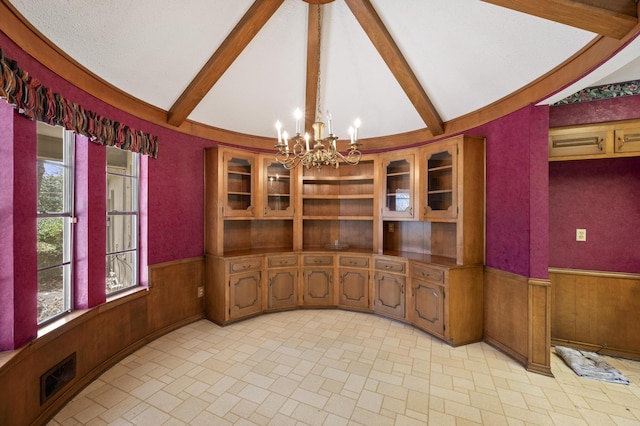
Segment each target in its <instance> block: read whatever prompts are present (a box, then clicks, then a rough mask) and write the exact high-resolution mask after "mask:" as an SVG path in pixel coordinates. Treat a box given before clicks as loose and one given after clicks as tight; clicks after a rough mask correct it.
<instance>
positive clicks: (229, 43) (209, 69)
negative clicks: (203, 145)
mask: <svg viewBox="0 0 640 426" xmlns="http://www.w3.org/2000/svg"><path fill="white" fill-rule="evenodd" d="M283 2H284V0H256V1H254V2H253V4H252V5H251V7H250V8H249V10H247V13H245V14H244V16H243V17H242V19H240V21H239V22H238V24H237V25H236V26H235V28H234V29H233V30H232V31H231V33H229V35H228V36H227V38H226V39H225V40H224V41H223V42H222V44H221V45H220V47H218V50H216V51H215V53H214V54H213V55H212V56H211V58H209V60H208V61H207V63H206V64H205V65H204V67H202V69H201V70H200V72H199V73H198V75H196V77H195V78H194V79H193V81H191V83H189V86H188V87H187V88H186V89H185V91H184V92H182V94H181V95H180V97H179V98H178V100H177V101H176V102H175V103H174V104H173V106H172V107H171V109H170V110H169V111H168V113H167V122H168V123H169V124H171V125H172V126H176V127H178V126H180V125H181V124H182V123H183V122H184V121H185V120H186V119H187V117H188V116H189V114H191V111H193V110H194V108H195V107H196V106H197V105H198V104H199V103H200V101H201V100H202V99H203V98H204V97H205V96H206V94H207V93H208V92H209V90H211V88H212V87H213V86H214V85H215V84H216V82H217V81H218V80H219V79H220V77H222V75H223V74H224V73H225V72H226V71H227V69H228V68H229V67H230V66H231V64H232V63H233V61H235V60H236V58H237V57H238V56H239V55H240V53H241V52H242V51H243V50H244V48H245V47H247V45H248V44H249V42H251V40H252V39H253V37H255V35H256V34H258V32H259V31H260V29H261V28H262V27H263V26H264V24H265V23H266V22H267V21H268V20H269V18H271V16H272V15H273V14H274V13H275V12H276V10H278V8H279V7H280V5H281V4H282V3H283Z"/></svg>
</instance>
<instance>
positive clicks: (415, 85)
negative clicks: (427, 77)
mask: <svg viewBox="0 0 640 426" xmlns="http://www.w3.org/2000/svg"><path fill="white" fill-rule="evenodd" d="M345 2H346V3H347V6H349V9H351V12H352V13H353V15H354V16H355V17H356V19H357V20H358V22H359V23H360V26H361V27H362V29H363V30H364V32H365V33H366V34H367V36H369V39H370V40H371V42H372V43H373V45H374V46H375V48H376V49H377V50H378V53H379V54H380V56H381V57H382V59H383V60H384V61H385V63H386V64H387V66H388V67H389V70H391V73H392V74H393V75H394V76H395V78H396V80H397V81H398V83H399V84H400V87H402V89H403V90H404V92H405V93H406V95H407V96H408V97H409V100H411V103H412V104H413V106H414V107H415V109H416V111H418V114H419V115H420V117H421V118H422V120H423V121H424V123H425V124H426V125H427V127H428V128H429V130H430V131H431V133H433V134H434V135H440V134H442V133H443V132H444V125H443V123H442V119H441V118H440V115H439V114H438V111H436V109H435V107H434V106H433V104H432V103H431V100H430V99H429V97H428V96H427V94H426V92H425V91H424V89H423V88H422V86H421V85H420V82H419V81H418V78H417V77H416V76H415V74H414V73H413V70H411V67H410V66H409V63H408V62H407V61H406V59H405V58H404V56H403V55H402V52H401V51H400V49H399V48H398V46H397V45H396V42H395V41H394V40H393V38H392V37H391V34H389V31H387V28H386V27H385V26H384V23H383V22H382V20H381V19H380V16H378V13H377V12H376V10H375V9H374V8H373V6H372V5H371V2H370V1H369V0H345ZM434 72H435V71H434Z"/></svg>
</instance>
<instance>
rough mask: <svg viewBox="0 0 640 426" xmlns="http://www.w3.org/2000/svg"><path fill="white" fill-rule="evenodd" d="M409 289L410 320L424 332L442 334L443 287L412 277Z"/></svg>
mask: <svg viewBox="0 0 640 426" xmlns="http://www.w3.org/2000/svg"><path fill="white" fill-rule="evenodd" d="M411 291H412V293H411V307H410V310H409V316H410V319H411V322H412V323H413V324H414V325H415V326H417V327H419V328H421V329H423V330H424V331H426V332H429V333H432V334H436V335H438V336H441V337H442V336H444V324H445V323H444V306H445V305H444V297H445V292H444V287H443V286H441V285H438V284H435V283H433V282H430V281H425V280H419V279H416V278H413V280H412V289H411Z"/></svg>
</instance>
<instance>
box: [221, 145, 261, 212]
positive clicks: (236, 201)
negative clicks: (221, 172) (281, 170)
mask: <svg viewBox="0 0 640 426" xmlns="http://www.w3.org/2000/svg"><path fill="white" fill-rule="evenodd" d="M224 168H225V176H224V178H225V180H226V182H225V188H226V194H225V197H226V199H225V203H226V204H225V206H224V216H249V217H251V216H254V199H253V191H254V188H253V186H254V183H253V182H254V181H253V173H254V160H253V157H243V156H241V155H235V154H231V153H230V154H229V155H228V156H227V155H225V157H224Z"/></svg>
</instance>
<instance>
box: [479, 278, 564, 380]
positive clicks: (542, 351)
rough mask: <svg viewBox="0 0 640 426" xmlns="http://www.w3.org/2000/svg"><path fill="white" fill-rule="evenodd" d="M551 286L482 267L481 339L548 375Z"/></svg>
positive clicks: (530, 369) (549, 364)
mask: <svg viewBox="0 0 640 426" xmlns="http://www.w3.org/2000/svg"><path fill="white" fill-rule="evenodd" d="M550 302H551V285H550V282H549V281H548V280H543V279H533V278H528V277H525V276H522V275H518V274H513V273H510V272H505V271H502V270H499V269H494V268H489V267H485V271H484V340H485V341H486V342H487V343H489V344H490V345H492V346H494V347H496V348H498V349H500V350H501V351H503V352H504V353H506V354H507V355H509V356H511V357H513V358H514V359H516V360H517V361H518V362H520V363H522V365H524V366H525V368H526V369H527V370H529V371H533V372H536V373H540V374H545V375H549V376H551V375H552V373H551V332H550V327H551V325H550V318H551V314H550V312H551V306H550V304H551V303H550Z"/></svg>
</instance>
